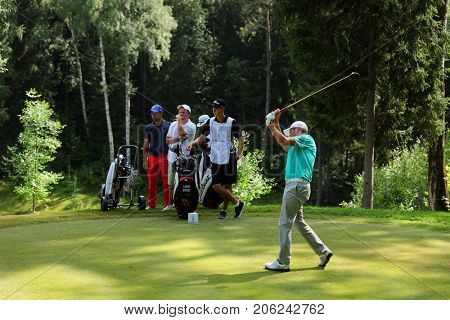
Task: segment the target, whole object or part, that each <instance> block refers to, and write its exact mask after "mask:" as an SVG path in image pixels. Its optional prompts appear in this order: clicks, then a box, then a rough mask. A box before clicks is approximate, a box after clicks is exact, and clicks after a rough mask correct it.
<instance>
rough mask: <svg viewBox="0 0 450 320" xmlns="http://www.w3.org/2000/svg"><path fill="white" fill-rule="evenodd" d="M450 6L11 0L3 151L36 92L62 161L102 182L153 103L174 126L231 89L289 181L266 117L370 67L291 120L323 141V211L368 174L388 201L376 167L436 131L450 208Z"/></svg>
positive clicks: (318, 182) (437, 204)
mask: <svg viewBox="0 0 450 320" xmlns="http://www.w3.org/2000/svg"><path fill="white" fill-rule="evenodd" d="M447 8H448V0H445V1H443V0H413V1H409V2H408V3H405V2H404V1H399V0H382V1H365V2H361V1H356V0H351V1H348V0H347V1H346V0H333V1H328V2H326V3H321V2H317V1H312V0H277V1H275V0H249V1H238V0H166V1H163V0H108V1H107V0H88V1H80V0H72V1H69V0H52V1H50V0H41V1H37V0H34V1H25V0H0V26H1V28H0V41H2V43H1V47H0V72H1V74H0V126H1V130H2V132H4V133H5V132H8V134H2V135H1V137H0V152H2V154H6V150H7V146H12V145H14V144H15V142H16V141H17V137H18V135H19V133H20V131H21V124H20V121H19V118H18V115H19V114H20V112H21V110H22V108H23V105H24V101H25V100H26V95H25V92H26V91H28V90H29V89H30V88H35V89H36V90H37V92H39V93H40V94H42V97H44V98H45V99H46V100H47V101H49V102H50V104H51V105H52V106H54V111H55V113H56V115H57V117H58V118H59V119H60V121H61V123H63V124H64V125H65V128H64V130H63V132H62V135H61V138H62V146H61V149H60V151H59V152H58V154H57V156H56V160H55V161H54V163H53V166H54V169H55V170H59V171H62V172H65V173H66V176H67V175H68V176H70V175H71V174H72V173H73V172H77V174H78V175H79V177H80V179H82V180H83V181H85V183H86V184H89V183H93V184H95V183H98V181H100V180H102V179H103V175H104V168H105V163H107V162H109V161H111V160H112V158H113V157H114V150H116V149H117V147H118V146H119V145H121V144H125V143H126V144H129V143H134V144H138V145H140V144H141V141H139V139H142V130H143V126H144V125H145V124H146V123H148V121H149V117H148V108H149V106H151V105H152V104H154V103H159V104H161V105H163V107H165V109H166V110H167V111H168V112H167V113H165V115H164V116H165V117H166V119H167V120H172V113H174V112H175V107H176V106H177V105H178V104H180V103H187V104H189V105H190V106H191V107H193V110H194V112H193V113H194V114H193V117H194V118H195V117H196V116H199V115H200V114H203V113H210V107H209V102H210V100H211V99H213V98H216V97H222V98H224V99H225V100H226V101H227V102H228V108H227V112H228V113H229V114H230V115H231V116H233V117H235V118H237V119H238V121H239V123H241V124H247V126H246V127H247V128H248V130H250V131H251V133H252V135H251V139H252V144H250V146H251V148H261V149H265V150H266V155H267V154H269V153H271V152H273V154H271V155H270V157H267V156H266V157H265V159H264V167H265V169H266V170H265V171H266V174H267V175H272V176H275V175H276V173H277V172H279V171H280V168H281V167H282V165H281V163H282V157H280V156H278V154H280V153H281V150H279V149H277V148H275V149H274V150H272V148H273V147H272V146H270V141H269V137H268V136H267V132H266V131H264V129H263V128H262V125H263V123H264V116H265V115H266V114H267V113H268V112H269V111H270V110H272V109H274V108H276V107H278V106H281V105H283V104H285V103H288V102H290V101H293V100H295V99H296V98H298V97H301V96H302V95H304V94H305V93H306V92H308V91H310V90H311V89H314V88H317V87H318V86H319V85H320V84H326V83H329V82H328V81H330V80H333V79H336V77H338V76H339V75H344V74H346V73H349V72H351V71H357V72H358V73H359V74H360V75H361V77H360V78H359V79H355V80H351V81H347V82H344V83H342V84H340V85H339V87H337V88H334V89H330V90H327V91H326V92H324V93H323V94H320V95H317V96H315V97H314V98H312V99H309V100H307V101H305V103H304V104H302V105H300V106H299V107H296V108H294V109H292V110H290V111H289V112H288V116H287V117H286V118H285V119H284V121H285V123H283V124H284V125H288V123H289V122H290V121H292V120H294V119H297V118H301V119H303V120H305V122H307V123H308V124H309V126H310V127H311V129H312V130H311V133H312V134H313V136H314V138H315V139H316V142H317V144H318V157H317V162H316V169H315V178H314V184H315V185H314V186H315V188H314V189H315V191H314V195H313V199H314V200H315V202H316V204H319V205H335V204H337V203H339V202H341V201H343V200H349V199H350V198H351V191H352V188H353V187H352V183H353V181H354V179H355V177H356V176H357V175H358V174H359V173H361V172H362V171H364V196H363V200H362V201H363V206H364V207H366V208H371V207H373V200H372V199H373V196H372V193H373V191H372V189H373V169H374V166H375V165H384V164H387V163H389V162H390V161H392V159H393V156H394V154H395V152H394V150H396V149H398V148H410V147H412V146H413V145H414V144H415V143H416V142H417V141H419V140H420V141H422V142H423V143H426V144H427V146H428V188H429V197H430V206H431V208H432V209H439V210H446V208H447V201H446V200H447V188H446V180H445V179H446V178H445V176H446V173H445V160H444V159H445V158H444V151H445V145H444V141H445V136H444V133H445V125H446V119H445V110H446V108H447V100H446V95H445V58H446V56H447V53H448V46H447V42H448V35H447ZM249 125H253V127H251V126H249ZM255 127H257V128H259V130H255V129H252V128H255ZM0 174H1V176H2V179H4V178H6V177H7V176H8V169H7V168H2V169H1V173H0Z"/></svg>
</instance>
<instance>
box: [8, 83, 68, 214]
mask: <svg viewBox="0 0 450 320" xmlns="http://www.w3.org/2000/svg"><path fill="white" fill-rule="evenodd" d="M27 96H28V98H29V100H27V101H25V108H24V109H23V111H22V114H21V115H20V116H19V118H20V122H21V123H22V125H23V127H24V130H23V132H21V133H20V134H19V138H18V140H19V143H18V145H17V146H14V147H11V148H9V150H8V152H9V155H10V158H11V163H12V166H13V171H14V180H15V187H14V191H15V192H16V193H17V194H18V195H20V196H21V197H22V198H24V199H26V200H29V201H32V210H33V212H34V211H35V207H36V202H37V201H39V200H43V199H45V198H46V197H47V196H48V194H49V192H50V190H51V188H52V185H54V184H57V183H58V181H59V180H61V179H62V178H63V176H62V175H61V174H59V173H54V172H52V171H48V170H47V167H48V164H49V163H50V162H51V161H53V160H54V159H55V156H54V155H55V153H56V151H57V149H58V148H59V147H61V142H60V141H59V140H58V136H59V134H60V132H61V130H62V129H63V126H62V125H61V123H60V122H59V121H58V120H54V119H52V117H53V110H52V109H51V108H50V106H49V104H48V103H47V102H45V101H41V100H38V99H39V98H40V95H39V94H37V93H36V91H34V90H30V91H29V92H28V93H27Z"/></svg>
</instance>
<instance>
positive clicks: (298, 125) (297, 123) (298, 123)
mask: <svg viewBox="0 0 450 320" xmlns="http://www.w3.org/2000/svg"><path fill="white" fill-rule="evenodd" d="M292 128H300V129H302V131H303V132H308V126H307V125H306V123H304V122H303V121H295V122H293V123H292V124H291V126H290V127H289V128H287V129H284V130H283V133H284V135H285V136H286V137H289V135H290V134H289V131H290V130H291V129H292Z"/></svg>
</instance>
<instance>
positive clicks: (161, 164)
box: [142, 104, 170, 209]
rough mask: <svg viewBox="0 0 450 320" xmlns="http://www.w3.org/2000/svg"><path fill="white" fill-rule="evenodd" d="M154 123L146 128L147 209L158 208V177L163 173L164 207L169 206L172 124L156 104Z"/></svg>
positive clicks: (153, 108)
mask: <svg viewBox="0 0 450 320" xmlns="http://www.w3.org/2000/svg"><path fill="white" fill-rule="evenodd" d="M150 111H151V116H152V120H153V122H152V123H150V124H149V125H147V126H146V127H145V130H144V147H143V155H142V159H143V161H142V166H143V167H144V170H147V177H148V187H147V209H154V208H156V198H157V194H158V192H157V185H158V175H159V173H161V178H162V184H163V189H164V207H166V206H167V205H168V204H169V186H168V184H167V153H168V151H169V147H168V145H167V143H166V136H167V132H168V131H169V126H170V122H167V121H166V120H164V119H163V117H162V114H163V108H162V107H161V106H160V105H159V104H155V105H154V106H153V107H152V108H151V109H150Z"/></svg>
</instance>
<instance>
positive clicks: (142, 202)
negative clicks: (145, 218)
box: [138, 195, 146, 210]
mask: <svg viewBox="0 0 450 320" xmlns="http://www.w3.org/2000/svg"><path fill="white" fill-rule="evenodd" d="M145 207H146V204H145V197H144V196H142V195H141V196H139V197H138V208H139V210H145Z"/></svg>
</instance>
